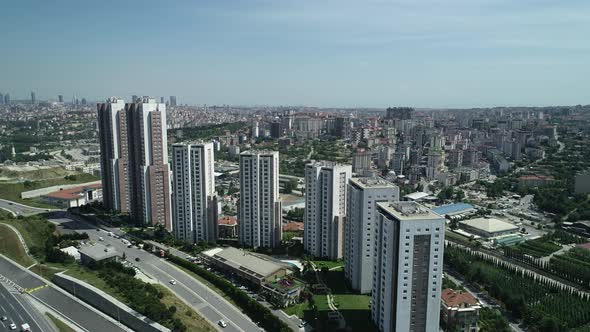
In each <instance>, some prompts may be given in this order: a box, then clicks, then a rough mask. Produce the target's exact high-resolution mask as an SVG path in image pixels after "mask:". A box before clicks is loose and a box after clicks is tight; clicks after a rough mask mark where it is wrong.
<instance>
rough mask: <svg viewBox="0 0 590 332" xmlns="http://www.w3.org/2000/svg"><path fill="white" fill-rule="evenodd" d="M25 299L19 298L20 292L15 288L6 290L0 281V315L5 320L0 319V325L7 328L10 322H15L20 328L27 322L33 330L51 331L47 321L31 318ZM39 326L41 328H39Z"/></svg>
mask: <svg viewBox="0 0 590 332" xmlns="http://www.w3.org/2000/svg"><path fill="white" fill-rule="evenodd" d="M27 306H28V305H27V304H26V303H25V299H23V298H21V294H19V293H18V291H16V290H15V289H13V290H8V289H7V288H6V287H5V286H4V285H3V284H2V283H0V316H5V317H6V318H7V320H6V321H0V326H2V327H4V328H6V330H8V328H9V325H10V324H11V323H13V324H15V325H16V326H17V328H18V329H19V330H20V327H21V325H22V324H25V323H26V324H29V325H30V326H31V329H32V330H33V331H53V328H51V327H49V325H48V324H47V322H45V321H44V320H43V319H41V320H40V321H39V322H37V320H36V319H33V315H32V314H31V313H30V310H32V309H30V308H29V309H27V308H26V307H27ZM41 326H42V327H43V328H41Z"/></svg>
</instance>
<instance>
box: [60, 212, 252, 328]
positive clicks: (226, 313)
mask: <svg viewBox="0 0 590 332" xmlns="http://www.w3.org/2000/svg"><path fill="white" fill-rule="evenodd" d="M49 221H51V222H53V223H56V224H60V225H61V226H62V227H64V228H66V229H73V230H75V231H77V232H86V233H87V234H88V236H89V237H90V239H91V240H93V241H95V242H98V243H103V244H110V245H112V246H113V247H115V249H116V250H117V251H119V252H120V253H121V254H122V253H125V255H126V257H127V260H128V261H130V262H132V263H133V264H134V265H135V266H136V267H137V268H139V269H140V270H141V271H142V272H143V273H144V274H146V275H147V276H149V277H150V278H152V279H153V280H155V281H156V282H158V283H160V284H162V285H163V286H165V287H167V288H168V289H170V290H171V291H172V292H173V293H174V294H175V295H176V296H178V297H179V298H181V299H182V300H183V301H184V302H186V303H187V304H189V305H190V306H191V307H192V308H193V309H195V310H196V311H197V312H199V313H200V314H201V315H202V316H203V317H204V318H206V319H207V320H209V321H210V322H211V323H212V325H214V326H215V327H216V328H217V329H219V330H221V328H220V327H219V326H218V325H217V322H219V321H220V320H223V321H225V322H226V323H227V325H228V326H227V327H226V328H224V329H223V331H231V332H240V331H243V332H250V331H262V329H261V328H260V327H258V326H257V325H256V324H255V323H254V322H252V320H250V318H249V317H248V316H246V315H245V314H244V313H242V312H241V311H240V310H239V309H238V308H236V307H235V306H233V305H232V304H231V303H229V302H228V301H227V300H225V299H224V298H222V297H221V296H219V295H218V294H217V293H215V292H214V291H212V290H210V289H209V288H208V287H206V286H205V285H204V284H202V283H201V282H200V281H198V280H197V279H195V278H193V277H191V276H190V275H188V274H187V273H185V272H184V271H182V270H180V269H179V268H177V267H176V266H174V265H173V264H171V263H169V262H168V261H166V260H165V259H162V258H159V257H157V256H155V255H153V254H151V253H148V252H146V251H144V250H141V249H137V248H135V247H132V248H127V246H126V245H125V244H124V243H123V242H122V240H121V239H116V238H115V237H113V236H108V232H107V230H103V229H97V228H96V227H95V226H92V225H89V224H87V223H85V222H82V221H77V220H72V219H69V218H55V219H50V220H49ZM110 231H112V232H113V233H115V234H121V233H119V232H118V230H116V229H110ZM100 238H102V241H101V240H100ZM136 258H139V261H136V260H135V259H136ZM171 280H175V281H176V283H175V284H174V285H173V284H171V283H170V281H171Z"/></svg>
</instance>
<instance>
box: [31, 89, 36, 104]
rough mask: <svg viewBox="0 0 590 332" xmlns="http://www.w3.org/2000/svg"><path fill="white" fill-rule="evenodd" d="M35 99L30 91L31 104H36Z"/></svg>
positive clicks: (33, 93)
mask: <svg viewBox="0 0 590 332" xmlns="http://www.w3.org/2000/svg"><path fill="white" fill-rule="evenodd" d="M36 103H37V98H36V97H35V92H33V91H31V104H36Z"/></svg>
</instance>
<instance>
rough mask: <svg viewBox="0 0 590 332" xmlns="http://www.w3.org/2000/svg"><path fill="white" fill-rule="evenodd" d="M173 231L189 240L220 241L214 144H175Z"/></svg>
mask: <svg viewBox="0 0 590 332" xmlns="http://www.w3.org/2000/svg"><path fill="white" fill-rule="evenodd" d="M172 174H173V176H172V193H173V195H172V197H173V199H172V207H173V209H172V211H173V212H172V225H173V227H172V230H173V233H174V236H175V237H176V238H177V239H178V240H182V241H185V242H188V243H198V242H201V241H206V242H215V241H216V240H217V217H218V211H217V196H216V192H215V175H214V157H213V143H194V144H193V143H191V144H174V145H172Z"/></svg>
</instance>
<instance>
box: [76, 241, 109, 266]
mask: <svg viewBox="0 0 590 332" xmlns="http://www.w3.org/2000/svg"><path fill="white" fill-rule="evenodd" d="M78 252H79V253H80V262H81V263H82V264H90V263H100V262H106V261H117V259H118V257H119V252H118V251H117V250H115V248H114V247H112V246H110V245H106V246H105V245H102V244H100V243H96V244H92V245H88V246H84V247H82V248H80V249H78Z"/></svg>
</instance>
